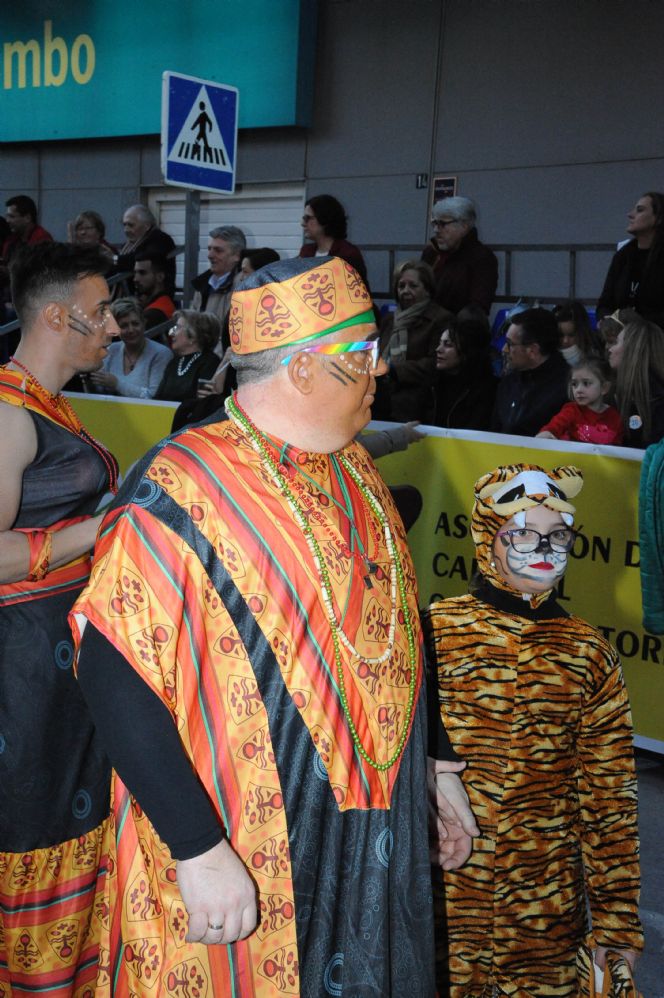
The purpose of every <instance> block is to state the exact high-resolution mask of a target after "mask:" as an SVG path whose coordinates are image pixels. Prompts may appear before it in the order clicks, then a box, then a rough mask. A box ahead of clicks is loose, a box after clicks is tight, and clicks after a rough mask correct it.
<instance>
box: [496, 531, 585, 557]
mask: <svg viewBox="0 0 664 998" xmlns="http://www.w3.org/2000/svg"><path fill="white" fill-rule="evenodd" d="M576 535H577V531H576V530H573V529H572V527H556V529H555V530H551V531H549V533H548V534H540V532H539V530H532V529H531V528H530V527H514V528H512V530H499V531H498V533H497V534H496V537H507V538H508V543H509V544H511V545H512V547H513V548H514V550H515V551H517V552H518V553H519V554H532V553H533V552H534V551H538V550H539V548H540V547H542V546H545V547H550V548H551V550H552V551H557V552H558V553H559V554H563V553H565V554H566V553H567V552H569V551H571V550H572V548H573V547H574V541H575V540H576Z"/></svg>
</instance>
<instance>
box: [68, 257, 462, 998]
mask: <svg viewBox="0 0 664 998" xmlns="http://www.w3.org/2000/svg"><path fill="white" fill-rule="evenodd" d="M230 335H231V344H232V347H233V351H234V357H233V363H234V365H235V366H236V368H237V371H238V384H239V387H238V391H237V394H236V395H235V396H233V397H232V399H230V400H229V402H228V403H227V412H228V416H229V419H228V420H227V421H222V422H216V423H209V424H208V425H205V426H198V427H195V428H192V429H189V430H186V431H184V432H182V433H180V434H179V435H176V436H174V437H171V438H169V439H168V440H166V441H164V442H163V443H162V444H161V445H158V447H157V448H156V449H155V451H154V452H153V453H152V454H151V455H148V457H147V459H146V460H145V461H144V463H143V465H142V467H140V468H138V469H137V470H136V472H135V473H134V474H133V476H132V478H131V480H130V481H129V482H127V483H126V484H125V488H124V489H123V492H122V494H121V496H120V497H119V501H118V502H117V503H116V504H115V508H114V509H113V510H112V511H111V512H110V513H109V514H108V516H107V519H106V522H105V525H104V527H103V528H102V537H101V540H100V543H99V545H98V548H97V552H96V561H95V565H94V568H93V574H92V577H91V580H90V585H89V586H88V588H87V590H86V592H85V593H84V594H83V595H82V597H81V599H80V600H79V601H78V603H77V605H76V607H75V610H74V614H73V615H72V619H73V623H74V627H75V630H76V631H77V633H79V634H80V633H82V634H83V636H82V643H81V655H80V666H79V678H80V681H81V685H82V688H83V691H84V693H85V695H86V697H87V698H88V701H89V703H90V706H91V709H92V712H93V715H94V716H95V718H96V720H97V723H98V724H99V727H100V731H101V732H102V735H103V737H104V739H105V741H106V744H107V746H108V750H109V754H110V756H111V759H112V760H113V762H114V765H115V767H116V769H117V772H118V775H117V776H116V777H115V778H114V781H113V811H114V816H115V830H116V841H115V850H114V852H113V854H112V857H111V868H112V875H111V876H110V877H109V881H108V884H109V887H108V891H109V893H108V905H109V911H110V917H109V922H108V934H107V947H108V958H107V961H106V965H105V968H104V973H103V974H102V976H101V978H100V980H99V981H98V984H97V994H105V993H106V994H109V993H111V992H112V993H113V994H114V995H116V996H120V995H127V996H128V995H130V994H140V995H144V994H151V993H152V992H151V991H150V989H151V988H152V987H153V986H154V985H155V984H158V986H157V989H156V992H155V993H159V994H161V995H169V996H170V995H173V996H176V995H178V996H179V995H185V994H196V995H197V996H200V998H207V996H210V995H219V996H222V995H223V996H226V995H231V994H233V995H239V996H242V998H245V996H253V995H265V996H268V995H269V996H278V995H322V994H326V993H327V994H331V995H351V994H352V995H354V996H363V998H365V996H366V998H369V996H372V998H379V996H380V998H385V996H388V995H394V996H397V995H405V994H417V995H422V996H432V995H433V993H434V984H433V947H432V911H431V907H432V906H431V885H430V874H429V851H428V832H427V793H426V730H425V729H426V717H425V702H424V683H423V669H422V657H421V634H420V630H419V623H418V607H417V594H416V584H415V575H414V571H413V566H412V563H411V560H410V556H409V554H408V550H407V547H406V542H405V535H404V531H403V528H402V525H401V523H400V521H399V520H398V516H397V515H396V513H395V510H394V507H393V505H392V501H391V499H390V495H389V492H388V490H387V488H386V486H385V485H384V483H383V482H382V480H381V478H380V476H379V475H378V473H377V471H376V470H375V468H374V466H373V464H372V462H371V459H370V458H369V456H368V454H367V452H366V450H364V448H363V447H362V446H361V445H360V444H358V443H355V442H354V437H355V435H356V434H357V433H358V432H359V431H360V430H361V429H362V428H363V427H364V426H365V425H366V423H367V422H368V420H369V418H370V407H371V402H372V400H373V396H374V391H375V379H376V377H377V376H378V375H380V374H381V373H382V367H383V365H382V362H381V361H380V360H379V359H378V354H377V339H376V335H377V333H376V328H375V323H374V318H373V311H372V308H371V301H370V299H369V295H368V293H367V291H366V288H365V286H364V284H363V283H362V281H361V280H360V278H359V277H358V275H357V273H356V272H355V271H354V270H353V269H352V268H351V267H350V266H349V265H348V264H346V263H345V262H344V261H342V260H340V259H331V258H326V259H324V260H321V261H317V262H316V263H315V264H312V262H311V261H304V260H294V261H293V260H289V261H280V262H278V263H275V264H272V265H270V266H269V267H267V268H263V269H262V270H261V271H259V272H258V273H257V274H256V275H253V276H252V277H251V278H249V279H248V280H247V281H246V282H245V283H244V285H243V286H242V287H241V288H240V289H239V290H238V291H237V292H236V293H235V294H234V296H233V301H232V305H231V312H230ZM441 754H442V755H443V756H444V755H445V752H444V751H443V752H442V753H441ZM447 758H448V760H450V761H447V762H445V761H443V760H438V761H437V762H436V763H435V766H434V768H436V769H437V770H438V771H439V772H438V775H437V782H438V788H439V790H441V789H442V788H443V785H444V784H445V782H446V781H447V783H448V784H449V788H448V789H449V791H450V794H451V798H452V802H451V804H445V803H444V802H443V803H442V805H441V806H442V808H443V811H444V810H445V809H446V808H449V807H450V806H451V807H452V809H453V812H454V811H455V810H456V823H455V820H454V819H455V814H454V813H452V815H451V817H452V820H451V821H449V822H448V825H447V835H448V837H447V838H446V839H444V840H443V842H442V847H441V848H442V855H443V860H444V862H446V863H449V864H456V863H458V862H461V861H463V859H465V858H466V857H467V855H468V852H469V849H470V835H471V834H473V833H474V831H475V828H474V824H473V821H472V818H471V816H470V812H469V811H468V810H467V804H466V802H465V801H464V799H463V797H462V796H460V788H461V784H460V781H459V779H458V777H457V776H456V775H454V773H453V772H451V771H453V770H457V769H458V768H459V763H457V762H454V761H451V760H453V758H454V757H453V754H452V753H450V752H449V751H448V752H447ZM445 770H447V772H444V771H445ZM447 814H448V816H449V815H450V812H449V810H448V812H447ZM443 817H444V815H443ZM220 943H225V944H229V945H224V946H222V945H218V944H220ZM202 944H207V945H202Z"/></svg>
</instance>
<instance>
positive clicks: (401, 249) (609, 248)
mask: <svg viewBox="0 0 664 998" xmlns="http://www.w3.org/2000/svg"><path fill="white" fill-rule="evenodd" d="M615 248H616V247H615V244H614V243H495V244H493V245H492V246H491V247H490V249H492V250H493V252H494V253H497V254H503V261H504V266H503V275H502V276H503V292H502V294H497V295H496V296H495V298H494V301H495V302H496V303H502V302H512V301H514V300H515V299H516V298H520V299H521V300H522V301H524V302H534V301H546V302H547V303H548V304H551V305H556V304H559V303H560V302H563V301H566V300H567V299H568V298H576V297H577V295H576V288H577V264H578V257H579V254H581V253H613V252H615ZM182 249H183V247H181V246H177V247H176V254H179V253H180V252H182ZM362 252H363V253H365V254H368V253H384V254H385V255H386V270H385V271H384V276H385V278H386V286H384V287H381V288H376V287H375V286H372V289H371V290H372V295H373V297H374V298H375V299H376V300H377V301H385V300H387V299H391V298H392V297H393V295H392V288H391V285H392V274H393V273H394V267H395V265H396V262H397V254H398V255H399V257H400V258H403V257H404V255H406V256H407V255H410V256H413V257H414V258H416V259H419V257H420V254H421V252H422V244H421V243H416V244H414V243H364V244H363V245H362ZM515 253H567V254H568V257H569V259H568V268H567V273H568V281H567V294H565V295H558V296H556V295H550V294H545V293H538V292H537V291H532V292H528V293H527V294H522V293H520V292H515V291H514V290H513V288H512V264H513V256H514V254H515ZM128 277H131V274H130V273H123V274H114V275H113V276H112V277H110V278H109V279H108V284H109V287H114V286H115V285H116V284H118V283H119V282H120V281H124V280H126V279H127V278H128ZM578 300H579V301H581V302H582V303H583V304H584V305H592V304H594V303H595V300H596V299H595V298H579V299H578ZM170 324H171V323H170V321H167V322H164V323H160V324H159V326H155V327H154V328H153V329H150V330H149V331H148V336H149V337H150V338H151V339H154V337H155V336H159V335H160V334H161V333H162V332H164V331H165V330H166V329H167V328H168V327H169V326H170ZM19 325H20V324H19V322H18V320H17V319H14V320H13V321H12V322H8V323H6V324H5V325H4V326H0V337H2V336H6V335H7V333H11V332H14V330H16V329H18V328H19Z"/></svg>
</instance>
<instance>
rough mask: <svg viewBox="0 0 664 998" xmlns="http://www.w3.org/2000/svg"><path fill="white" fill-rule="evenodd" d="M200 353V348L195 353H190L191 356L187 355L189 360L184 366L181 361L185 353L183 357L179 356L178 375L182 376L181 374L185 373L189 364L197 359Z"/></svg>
mask: <svg viewBox="0 0 664 998" xmlns="http://www.w3.org/2000/svg"><path fill="white" fill-rule="evenodd" d="M200 355H201V351H200V350H199V351H198V352H197V353H192V355H191V357H189V360H188V361H187V363H186V364H185V366H184V367H183V366H182V361H183V360H184V359H185V358H186V357H187V354H185V355H184V357H180V359H179V361H178V374H179V375H180V377H182V375H183V374H186V373H187V371H188V370H189V368H190V367H191V365H192V364H193V363H195V362H196V361H197V360H198V358H199V357H200Z"/></svg>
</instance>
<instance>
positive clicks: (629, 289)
mask: <svg viewBox="0 0 664 998" xmlns="http://www.w3.org/2000/svg"><path fill="white" fill-rule="evenodd" d="M627 219H628V224H627V232H628V233H629V234H630V236H632V237H633V238H632V239H630V241H629V242H628V243H627V244H626V245H625V246H622V247H621V248H620V249H619V250H618V252H617V253H615V254H614V256H613V259H612V260H611V265H610V267H609V272H608V274H607V275H606V280H605V282H604V287H603V289H602V293H601V295H600V297H599V301H598V302H597V315H598V316H599V317H600V318H603V317H604V316H605V315H609V314H610V313H611V312H613V311H615V309H617V308H633V309H634V310H635V311H636V312H638V313H639V315H642V316H643V318H644V319H649V320H650V321H651V322H656V323H657V325H658V326H662V327H664V194H660V193H659V191H648V192H647V193H646V194H644V195H643V197H640V198H639V200H638V201H637V202H636V204H635V205H634V207H633V208H632V210H631V211H630V212H628V214H627Z"/></svg>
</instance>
